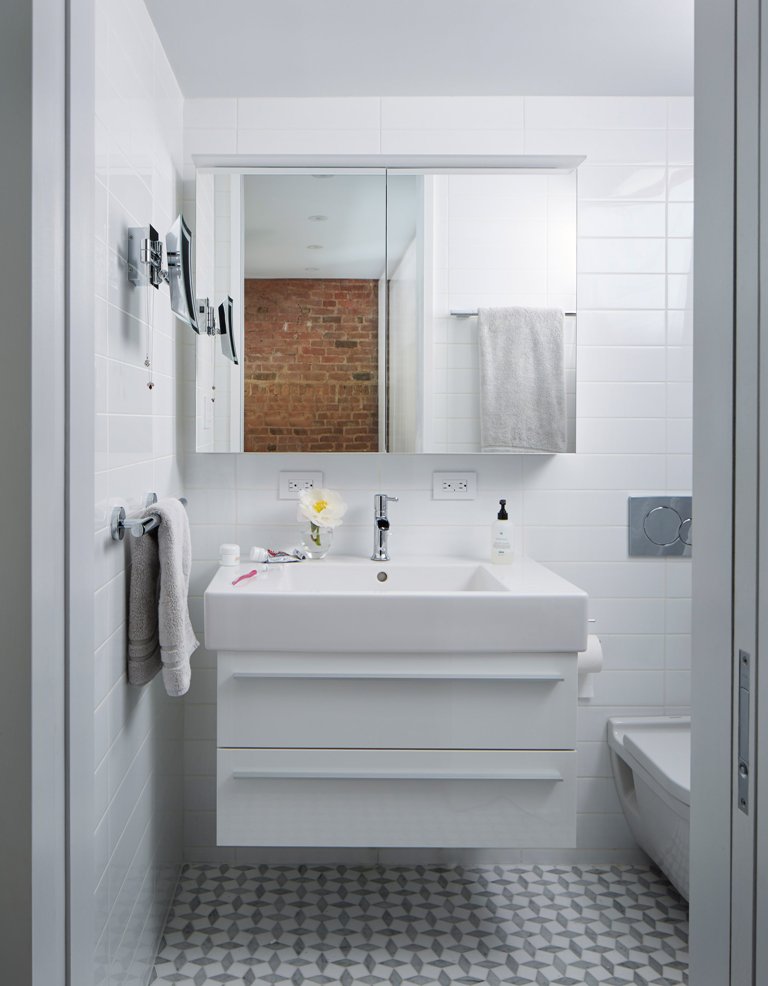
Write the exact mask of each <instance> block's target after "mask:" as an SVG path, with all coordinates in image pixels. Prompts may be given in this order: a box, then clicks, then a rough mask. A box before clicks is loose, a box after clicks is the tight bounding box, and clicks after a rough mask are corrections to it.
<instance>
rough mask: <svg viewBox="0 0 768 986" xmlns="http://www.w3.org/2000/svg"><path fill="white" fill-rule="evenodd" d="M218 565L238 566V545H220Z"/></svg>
mask: <svg viewBox="0 0 768 986" xmlns="http://www.w3.org/2000/svg"><path fill="white" fill-rule="evenodd" d="M219 564H220V565H239V564H240V545H239V544H221V545H219Z"/></svg>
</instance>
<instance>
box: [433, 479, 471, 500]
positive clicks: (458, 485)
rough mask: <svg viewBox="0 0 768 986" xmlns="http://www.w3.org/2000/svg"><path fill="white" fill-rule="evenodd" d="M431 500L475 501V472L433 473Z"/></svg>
mask: <svg viewBox="0 0 768 986" xmlns="http://www.w3.org/2000/svg"><path fill="white" fill-rule="evenodd" d="M432 499H433V500H476V499H477V473H476V472H433V473H432Z"/></svg>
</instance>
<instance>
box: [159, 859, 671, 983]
mask: <svg viewBox="0 0 768 986" xmlns="http://www.w3.org/2000/svg"><path fill="white" fill-rule="evenodd" d="M687 980H688V910H687V905H686V902H685V901H684V900H683V899H682V898H681V897H679V896H678V895H677V893H676V892H675V890H673V889H672V888H671V887H670V885H669V884H668V883H667V881H666V880H665V878H664V877H663V876H662V875H661V874H660V873H659V872H658V871H657V870H656V869H653V868H650V867H647V866H493V867H472V868H464V867H441V866H376V867H365V868H363V867H360V868H356V867H351V866H203V865H194V866H187V867H185V869H184V871H183V873H182V875H181V879H180V882H179V887H178V890H177V893H176V899H175V901H174V904H173V908H172V910H171V913H170V916H169V919H168V924H167V925H166V928H165V933H164V935H163V939H162V941H161V944H160V950H159V952H158V955H157V959H156V963H155V968H154V972H153V975H152V978H151V980H150V982H152V983H156V984H169V983H175V984H177V986H204V984H210V986H213V984H217V986H219V984H223V983H233V984H235V986H240V984H245V986H252V984H261V983H270V984H278V983H285V984H287V986H302V984H305V983H306V984H307V986H309V984H317V986H322V984H326V983H332V984H339V983H340V984H341V986H356V984H359V983H364V984H366V986H375V984H377V983H383V984H386V986H390V984H391V986H406V984H409V986H410V984H413V986H429V984H433V983H434V984H438V986H451V984H454V983H461V984H473V983H490V984H494V986H499V984H502V983H515V984H521V986H522V984H526V983H534V984H536V986H550V984H551V986H555V984H556V986H581V984H586V986H624V984H627V986H629V984H631V986H673V984H679V983H686V982H687Z"/></svg>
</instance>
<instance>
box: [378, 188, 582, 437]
mask: <svg viewBox="0 0 768 986" xmlns="http://www.w3.org/2000/svg"><path fill="white" fill-rule="evenodd" d="M409 210H411V214H412V215H414V216H415V217H416V221H415V222H414V223H412V225H411V227H410V236H411V240H410V242H409V243H408V245H407V246H406V247H405V248H404V247H403V245H402V243H401V242H400V240H401V239H402V235H403V231H404V229H405V228H406V224H405V222H404V220H403V216H404V215H405V214H407V213H408V211H409ZM387 221H388V229H387V237H388V242H389V241H390V240H392V241H393V242H394V241H397V242H398V249H397V250H396V251H393V252H392V260H393V263H391V264H390V266H389V269H388V282H389V323H388V340H389V370H390V373H389V379H388V443H387V448H388V450H389V451H391V452H442V453H454V452H455V453H471V452H483V451H487V452H500V451H574V450H575V409H576V318H575V312H576V173H575V172H570V173H566V174H478V173H472V174H431V175H429V174H425V175H419V176H414V175H401V174H393V173H391V172H390V173H389V175H388V198H387ZM486 308H487V309H500V310H502V311H497V312H495V314H494V316H493V318H492V320H491V322H490V323H489V324H487V325H482V326H481V325H480V320H479V319H478V317H477V313H478V309H486ZM520 309H545V310H549V311H546V312H537V313H536V314H535V315H531V314H526V313H524V312H521V311H520ZM561 312H567V313H569V314H568V315H566V316H565V317H563V316H562V315H561V314H560V313H561Z"/></svg>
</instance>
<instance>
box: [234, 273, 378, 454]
mask: <svg viewBox="0 0 768 986" xmlns="http://www.w3.org/2000/svg"><path fill="white" fill-rule="evenodd" d="M378 308H379V303H378V282H377V281H367V280H366V281H363V280H343V279H335V280H320V279H316V280H315V279H298V278H297V279H288V278H286V279H263V280H262V279H252V278H247V279H246V281H245V358H244V370H243V375H244V405H245V412H244V420H245V429H244V431H245V451H246V452H376V451H378V431H379V422H378V369H377V363H378Z"/></svg>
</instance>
